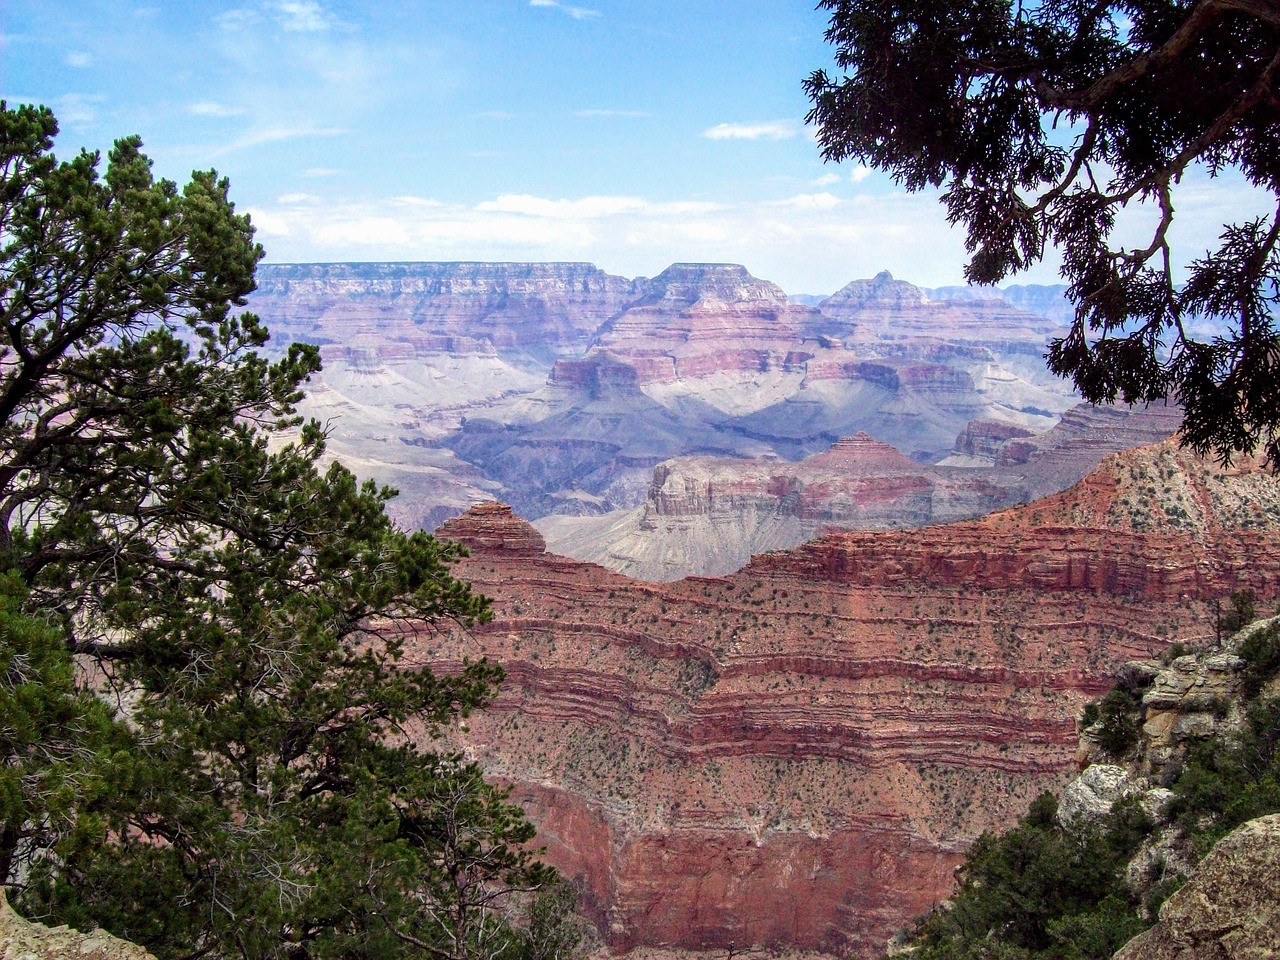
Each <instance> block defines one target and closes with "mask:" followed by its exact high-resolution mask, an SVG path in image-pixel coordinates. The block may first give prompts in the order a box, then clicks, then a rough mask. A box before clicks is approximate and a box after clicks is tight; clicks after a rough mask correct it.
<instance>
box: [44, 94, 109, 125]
mask: <svg viewBox="0 0 1280 960" xmlns="http://www.w3.org/2000/svg"><path fill="white" fill-rule="evenodd" d="M105 100H106V97H104V96H102V94H98V93H67V94H63V95H62V96H61V97H59V98H58V100H57V104H58V109H57V111H56V112H57V114H58V122H59V123H61V124H64V125H66V124H81V123H93V121H95V120H97V119H98V104H100V103H102V102H103V101H105Z"/></svg>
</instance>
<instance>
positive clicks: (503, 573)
mask: <svg viewBox="0 0 1280 960" xmlns="http://www.w3.org/2000/svg"><path fill="white" fill-rule="evenodd" d="M1149 486H1150V487H1153V488H1154V491H1155V493H1153V494H1152V495H1151V496H1150V497H1148V495H1147V493H1146V490H1147V488H1148V487H1149ZM1166 507H1167V508H1168V509H1166ZM1179 510H1181V511H1182V512H1181V513H1178V511H1179ZM486 518H488V519H499V520H500V521H501V526H502V528H503V532H502V534H501V535H499V536H488V535H486V534H485V532H484V531H485V526H486ZM512 524H518V521H517V520H516V519H515V518H513V517H511V516H510V515H509V514H507V513H506V512H505V511H503V510H501V509H500V508H494V507H488V508H485V509H483V510H481V511H478V512H476V511H473V512H472V514H471V516H470V517H469V518H468V519H467V520H465V521H464V522H463V523H462V524H461V525H460V526H459V525H455V526H454V527H453V530H454V531H455V532H458V531H459V530H460V531H461V532H460V533H458V535H459V536H461V537H462V538H463V540H464V542H466V543H467V544H468V545H469V546H470V547H471V548H472V556H471V558H470V559H469V560H467V561H466V562H465V563H464V564H463V565H462V566H461V569H460V571H459V572H460V573H461V574H462V575H464V576H466V577H468V578H470V579H472V580H473V581H474V582H475V583H476V585H477V586H478V587H479V588H480V589H481V590H482V591H484V592H486V593H488V594H490V595H491V596H493V597H494V600H495V604H494V610H495V620H494V621H493V622H492V623H490V624H486V625H484V626H481V627H478V628H475V629H473V630H471V631H470V632H468V633H461V632H459V633H454V634H440V633H428V634H423V635H421V636H415V637H410V638H409V651H410V656H411V657H412V658H413V659H421V660H425V661H429V662H432V663H434V664H435V665H436V666H437V668H438V669H442V670H449V669H453V667H454V665H456V664H459V663H461V662H462V660H463V659H464V658H471V659H473V658H475V657H476V656H479V655H486V656H490V657H493V658H494V659H496V660H498V661H499V662H501V663H503V664H504V665H505V666H506V668H507V671H508V680H507V683H506V685H505V687H504V688H503V691H502V693H501V695H500V697H499V698H498V700H497V702H496V703H495V704H494V705H493V706H492V707H491V708H489V709H487V710H485V711H482V712H480V713H479V714H476V715H475V716H473V717H472V718H471V719H470V720H469V721H468V725H467V727H466V729H459V730H456V731H453V732H452V734H451V735H450V736H451V738H452V740H453V741H454V742H456V744H457V745H458V746H460V747H462V748H464V749H466V750H468V751H469V752H470V753H471V754H472V755H473V756H476V757H478V758H479V759H481V760H482V761H483V762H484V763H485V765H486V766H487V767H488V769H490V770H491V771H492V772H493V773H495V774H497V775H499V776H501V777H503V778H504V779H506V780H507V781H508V782H510V783H511V784H512V785H513V787H514V789H515V795H516V796H517V797H519V798H520V800H521V801H522V802H523V803H524V804H525V805H526V807H527V809H528V810H529V812H530V814H531V816H532V817H533V818H534V820H535V821H536V822H537V824H538V825H539V828H540V831H541V840H542V842H544V843H546V844H547V847H548V857H549V858H550V859H551V861H552V862H553V863H555V864H557V865H558V866H560V867H561V868H562V869H564V870H565V872H566V873H567V874H568V875H570V876H571V877H573V878H574V879H575V880H576V881H577V882H578V883H579V884H580V885H581V887H582V890H583V896H584V902H585V903H586V905H587V907H588V909H589V911H590V912H591V914H592V916H593V917H594V919H595V920H596V921H597V923H598V924H599V926H600V928H601V930H602V932H603V934H604V935H605V936H606V938H607V940H608V941H609V943H610V944H611V945H612V946H613V947H614V948H615V949H625V948H629V947H632V946H636V945H641V944H645V945H670V946H680V947H685V948H691V949H711V948H720V949H724V948H726V947H728V946H729V945H730V944H733V945H736V946H737V947H739V948H740V947H743V946H747V945H767V944H775V945H790V946H796V947H803V948H810V949H821V950H826V951H829V952H833V953H839V954H842V955H846V954H847V955H854V956H871V955H873V954H875V953H876V952H877V951H878V950H879V949H880V948H881V946H882V945H883V943H884V942H885V940H886V939H887V937H888V936H889V934H890V933H891V932H892V931H893V930H894V929H895V928H896V927H898V926H901V925H902V924H904V923H906V922H907V920H908V919H909V918H910V917H911V916H913V915H915V914H916V913H918V912H920V911H922V910H924V909H927V908H929V907H931V906H932V905H933V904H934V903H936V902H937V901H939V900H940V899H942V898H943V897H945V896H946V894H947V892H948V890H949V889H950V885H951V883H952V878H951V871H952V869H953V868H954V866H956V865H957V864H958V863H959V861H960V857H961V855H962V852H963V850H964V849H965V847H966V846H967V844H968V843H969V842H970V841H971V840H972V839H973V838H974V837H975V836H976V835H977V833H978V832H980V831H981V830H982V829H985V828H988V827H994V826H997V825H1002V824H1004V823H1005V822H1007V821H1008V820H1009V819H1011V818H1012V817H1013V816H1015V815H1016V814H1017V813H1018V812H1020V811H1021V810H1023V809H1025V807H1026V805H1027V803H1029V801H1030V800H1031V799H1032V798H1033V797H1034V796H1035V795H1036V794H1038V793H1039V792H1040V791H1041V790H1043V789H1045V788H1048V787H1058V786H1061V785H1062V784H1063V783H1064V782H1065V781H1066V780H1067V779H1068V777H1069V776H1070V773H1071V771H1072V768H1073V759H1072V756H1073V748H1074V745H1075V743H1076V729H1075V718H1076V716H1077V714H1078V712H1079V709H1080V707H1081V705H1082V703H1083V701H1084V700H1086V699H1089V698H1092V697H1096V696H1098V695H1099V694H1100V693H1101V692H1102V691H1104V690H1105V689H1106V688H1107V687H1108V686H1109V685H1110V682H1111V674H1112V672H1113V671H1114V670H1115V669H1116V668H1117V667H1118V666H1119V665H1120V664H1123V663H1124V662H1126V661H1129V660H1132V659H1135V658H1141V657H1144V656H1149V655H1151V654H1152V653H1153V652H1154V651H1156V650H1157V649H1160V648H1162V647H1163V646H1164V645H1165V643H1166V641H1167V639H1168V638H1170V637H1175V636H1178V637H1188V636H1196V635H1204V634H1207V633H1209V632H1211V631H1212V624H1213V613H1212V602H1213V600H1215V599H1216V598H1218V597H1220V596H1223V595H1225V594H1227V593H1230V592H1231V591H1233V590H1235V589H1238V588H1240V587H1244V586H1248V587H1250V588H1252V589H1254V590H1255V592H1256V593H1257V594H1258V596H1259V597H1260V598H1266V599H1267V600H1271V599H1273V598H1275V597H1276V596H1277V595H1278V594H1280V560H1277V559H1276V558H1277V557H1280V549H1277V548H1280V488H1277V484H1276V481H1275V479H1274V478H1272V477H1271V476H1270V475H1267V474H1263V473H1261V472H1257V471H1244V472H1239V473H1236V474H1228V473H1224V472H1223V471H1220V470H1217V469H1216V468H1215V467H1213V465H1211V464H1208V463H1204V462H1201V461H1198V460H1195V459H1194V458H1189V457H1187V456H1186V455H1184V454H1181V453H1179V452H1177V451H1176V449H1174V448H1169V447H1158V448H1153V449H1152V450H1148V451H1141V452H1138V453H1135V454H1128V455H1124V456H1120V457H1113V458H1111V459H1109V460H1108V461H1107V462H1106V464H1105V465H1104V467H1103V468H1101V469H1100V470H1099V471H1097V472H1095V474H1094V475H1092V476H1091V477H1090V478H1088V479H1087V480H1086V481H1085V482H1084V483H1082V484H1080V485H1079V486H1077V487H1076V488H1074V489H1073V490H1072V491H1070V492H1068V493H1066V494H1063V495H1059V496H1058V497H1056V498H1050V499H1047V500H1043V501H1039V502H1037V503H1035V504H1032V505H1029V506H1027V507H1023V508H1019V509H1015V510H1011V511H1006V512H1004V513H1001V514H997V515H994V516H993V517H991V518H989V519H988V520H985V521H976V522H971V523H962V524H953V525H950V526H947V527H934V528H927V529H924V530H917V531H909V532H897V533H867V534H840V535H834V536H830V537H827V538H825V539H823V540H821V541H819V542H817V543H814V544H811V545H808V546H806V547H803V548H800V549H797V550H793V551H788V552H780V553H775V554H770V555H767V556H764V557H761V558H758V559H757V560H755V561H754V562H753V563H752V564H751V565H749V566H748V567H747V568H746V569H744V570H743V571H741V572H740V573H738V574H735V575H733V576H729V577H720V578H690V579H687V580H683V581H679V582H676V583H670V584H664V585H655V584H645V583H638V582H636V581H631V580H628V579H626V578H624V577H622V576H619V575H617V574H613V573H610V572H609V571H606V570H604V569H602V568H600V567H596V566H593V565H589V564H582V563H577V562H574V561H571V560H568V559H566V558H563V557H557V556H554V555H550V554H541V555H530V553H529V550H528V548H529V545H530V544H531V543H536V540H535V539H534V537H533V535H532V534H528V533H526V534H524V535H520V534H519V533H518V532H517V531H516V530H515V528H514V527H512Z"/></svg>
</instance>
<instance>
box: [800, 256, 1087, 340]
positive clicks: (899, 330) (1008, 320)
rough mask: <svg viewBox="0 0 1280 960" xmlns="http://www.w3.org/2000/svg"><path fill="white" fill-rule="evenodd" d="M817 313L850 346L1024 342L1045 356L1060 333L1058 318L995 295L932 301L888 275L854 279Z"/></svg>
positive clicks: (823, 302) (977, 293)
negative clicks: (883, 340) (913, 341)
mask: <svg viewBox="0 0 1280 960" xmlns="http://www.w3.org/2000/svg"><path fill="white" fill-rule="evenodd" d="M943 294H944V296H945V295H946V292H945V291H943ZM818 310H819V311H820V312H821V313H822V315H823V316H824V317H825V318H827V321H828V327H827V329H826V331H825V332H828V333H832V334H835V335H843V336H845V337H850V336H851V337H853V339H854V342H862V341H865V340H868V339H879V338H886V339H898V340H901V339H904V338H912V337H918V338H929V339H944V338H945V339H953V340H963V341H966V342H969V343H976V344H983V345H988V346H1003V347H1009V346H1012V345H1013V344H1014V343H1017V342H1022V343H1025V344H1027V345H1028V346H1030V347H1034V348H1035V349H1037V350H1039V351H1040V352H1043V349H1044V345H1045V343H1046V341H1047V340H1048V338H1049V337H1051V336H1053V335H1055V334H1057V333H1060V332H1061V330H1062V327H1061V321H1060V320H1059V319H1057V318H1056V317H1055V318H1054V319H1049V318H1047V317H1044V316H1041V315H1039V314H1037V313H1032V312H1030V311H1028V310H1025V309H1021V308H1019V307H1017V306H1014V305H1013V304H1012V303H1011V302H1009V301H1008V300H1007V299H1003V298H1001V297H1000V296H999V294H998V292H997V291H988V292H987V293H986V295H985V296H984V295H982V293H981V292H974V291H972V290H970V291H968V292H967V293H966V294H965V295H963V296H959V295H957V296H955V297H953V298H952V297H949V298H947V299H931V298H930V297H929V296H928V295H927V294H926V293H925V291H924V290H922V289H920V288H919V287H915V286H912V285H911V284H910V283H906V282H904V281H902V280H895V279H894V277H893V275H892V274H890V273H889V272H888V271H884V272H882V273H879V274H877V275H876V276H875V277H874V278H873V279H871V280H854V281H853V282H852V283H850V284H848V285H847V286H845V287H844V288H843V289H841V290H839V291H838V292H837V293H835V294H833V295H832V296H830V297H828V298H827V299H826V300H823V301H822V302H821V303H820V304H818Z"/></svg>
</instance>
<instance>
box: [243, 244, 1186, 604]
mask: <svg viewBox="0 0 1280 960" xmlns="http://www.w3.org/2000/svg"><path fill="white" fill-rule="evenodd" d="M259 276H260V282H259V289H258V291H257V292H256V293H255V294H254V296H253V298H252V302H251V306H252V308H253V309H254V310H255V311H256V312H257V313H259V315H260V316H261V317H262V318H263V320H264V321H265V322H266V324H267V325H268V327H269V328H270V329H271V330H272V331H273V336H274V345H275V348H281V347H283V346H285V345H287V344H288V343H290V342H293V341H304V342H309V343H314V344H317V345H319V346H320V349H321V354H322V357H323V360H324V364H325V368H324V371H323V372H322V373H321V374H319V375H318V376H317V378H316V379H315V381H314V382H313V384H312V385H311V389H310V393H309V396H308V398H307V400H306V401H305V402H304V405H303V408H302V412H303V413H304V415H306V416H311V417H315V418H316V419H318V420H319V421H321V422H322V423H325V424H326V425H327V426H328V429H329V432H330V449H331V451H332V454H333V456H334V457H336V458H337V459H340V460H342V461H343V462H344V463H346V464H347V465H348V466H350V467H351V468H352V469H353V470H354V471H355V472H356V473H357V474H358V475H360V476H362V477H371V478H373V479H375V480H377V481H379V482H381V483H386V484H390V485H392V486H394V487H395V488H397V489H398V490H399V491H400V496H399V497H398V498H397V499H396V500H395V501H393V502H392V504H391V510H392V512H393V514H394V515H395V517H396V518H397V519H398V520H399V521H400V522H401V523H402V524H404V525H406V526H409V527H421V528H424V529H428V530H430V529H433V528H434V527H435V526H436V525H437V524H439V523H440V522H441V521H442V520H444V519H446V518H448V517H450V516H454V515H456V514H458V513H460V512H462V511H463V510H465V509H466V508H467V507H468V506H470V505H471V504H472V503H475V502H479V501H482V500H486V499H495V498H496V499H501V500H503V501H505V502H509V503H511V504H512V505H513V506H514V507H515V509H516V510H517V511H518V512H519V513H520V514H521V516H524V517H527V518H529V519H530V520H532V521H535V522H536V523H537V524H538V526H539V528H540V529H541V530H542V531H543V534H544V536H546V537H547V539H548V541H549V542H550V544H551V546H552V549H554V550H556V551H557V552H561V553H566V554H570V555H573V556H575V557H578V558H579V559H589V560H593V561H598V562H600V563H603V564H606V565H608V566H611V567H613V568H614V569H617V570H619V571H622V572H626V573H628V574H630V575H635V576H641V577H645V578H649V579H655V580H669V579H673V578H678V577H680V576H684V575H688V574H720V573H725V572H728V571H730V570H732V569H736V568H737V567H740V566H741V565H742V564H743V563H745V562H746V560H747V559H748V558H749V557H750V556H751V555H752V554H754V553H758V552H762V551H766V550H770V549H776V548H780V547H787V546H794V545H796V544H799V543H801V542H803V541H804V540H806V539H808V538H810V537H813V536H816V535H817V534H818V533H820V532H821V531H822V530H823V529H824V528H826V527H835V528H840V527H843V528H867V527H880V526H890V527H896V526H906V525H919V524H923V523H930V522H938V521H943V520H949V519H958V518H964V517H973V516H978V515H980V514H982V513H985V512H987V511H989V510H991V509H994V508H996V507H1000V506H1005V505H1009V504H1013V503H1019V502H1025V501H1026V500H1029V499H1032V498H1034V497H1035V496H1038V495H1040V494H1042V493H1045V492H1049V491H1050V490H1058V489H1062V488H1063V487H1064V486H1066V485H1068V484H1070V483H1071V482H1074V481H1075V480H1077V479H1079V478H1080V477H1081V476H1083V475H1084V474H1085V473H1086V472H1087V471H1088V470H1089V469H1091V468H1092V467H1093V466H1094V465H1096V463H1097V462H1098V460H1099V459H1100V458H1101V457H1102V456H1103V455H1105V454H1106V453H1108V452H1113V451H1115V450H1119V449H1123V448H1125V447H1127V446H1132V445H1134V444H1136V443H1145V442H1151V441H1153V440H1157V439H1160V438H1162V437H1164V436H1167V435H1168V434H1169V433H1172V432H1173V431H1174V430H1175V429H1176V428H1177V425H1178V422H1179V420H1178V416H1177V411H1176V410H1172V411H1171V410H1168V409H1163V410H1161V411H1159V412H1157V413H1151V412H1149V411H1141V410H1139V411H1136V412H1134V411H1128V410H1123V411H1115V410H1110V409H1107V410H1097V409H1085V410H1079V409H1075V406H1074V404H1075V401H1074V398H1073V397H1072V395H1071V393H1070V391H1069V389H1068V388H1067V387H1066V386H1065V385H1064V384H1063V383H1061V382H1059V381H1057V380H1055V379H1053V378H1052V377H1050V376H1049V375H1048V374H1047V373H1046V372H1045V370H1044V365H1043V359H1042V355H1043V352H1044V348H1045V343H1046V340H1047V339H1048V338H1049V337H1051V336H1053V335H1054V334H1055V333H1057V332H1060V330H1061V323H1062V318H1063V306H1062V305H1063V304H1064V303H1065V301H1063V300H1062V297H1061V289H1060V288H1016V289H1012V290H1011V291H1010V292H1009V294H1008V296H1009V297H1011V298H1012V300H1010V299H1006V298H1005V296H1004V295H1003V294H1002V293H1001V292H1000V291H994V290H982V289H977V290H975V289H970V288H958V289H945V290H941V291H934V292H932V293H930V292H926V291H924V290H922V289H920V288H918V287H915V286H913V285H912V284H910V283H907V282H905V281H902V280H897V279H894V278H893V277H892V276H890V275H889V274H887V273H882V274H880V275H878V276H876V277H874V278H871V279H867V280H855V281H853V282H851V283H849V284H848V285H846V286H845V287H844V288H843V289H842V290H840V291H838V292H837V293H836V294H834V295H832V296H830V297H826V298H801V299H805V300H807V301H812V300H816V303H809V302H806V303H797V302H793V301H792V300H791V299H789V298H788V297H787V295H786V294H785V293H784V292H783V291H782V290H781V289H780V288H779V287H778V286H777V285H776V284H773V283H770V282H769V281H766V280H762V279H759V278H756V277H754V276H752V275H751V274H750V273H749V272H748V271H747V270H746V269H745V268H744V267H742V266H739V265H735V264H681V263H677V264H673V265H672V266H670V267H669V268H667V269H666V270H665V271H663V272H662V273H660V274H659V275H657V276H656V277H653V278H645V277H639V278H634V279H627V278H622V277H616V276H612V275H610V274H608V273H605V272H604V271H602V270H600V269H599V268H597V267H594V266H592V265H591V264H583V263H525V264H521V263H401V264H395V263H391V264H292V265H288V264H267V265H264V266H263V267H262V268H261V270H260V274H259ZM1014 300H1016V301H1018V303H1021V304H1024V305H1027V306H1032V307H1034V308H1035V309H1036V310H1039V311H1040V313H1036V312H1033V311H1032V310H1029V309H1025V308H1024V306H1019V305H1018V304H1017V303H1014V302H1013V301H1014ZM1131 416H1132V417H1134V418H1136V419H1133V420H1132V422H1131V423H1123V422H1124V421H1128V420H1130V419H1131ZM1064 417H1065V419H1063V418H1064ZM1073 418H1074V419H1073ZM1073 424H1074V426H1073ZM1104 424H1105V425H1106V428H1107V429H1100V427H1102V426H1103V425H1104ZM1112 427H1115V428H1116V429H1110V428H1112ZM859 435H865V436H866V437H869V438H873V439H874V440H875V441H877V442H878V443H879V444H880V445H881V446H875V445H871V446H868V445H866V444H865V443H863V441H861V440H859V439H858V437H859ZM850 444H854V445H855V446H852V447H851V446H850ZM857 444H862V445H861V446H857ZM884 445H888V447H892V448H894V451H895V452H894V453H893V456H892V457H890V456H889V454H888V450H887V447H884ZM897 451H901V454H899V453H897ZM852 474H856V475H857V478H858V479H857V482H856V483H854V482H853V481H852V480H851V476H852ZM695 489H701V490H703V491H705V495H702V494H700V495H698V496H697V497H696V498H695V499H697V501H698V504H697V505H696V506H695V505H692V504H691V503H690V502H689V500H690V498H689V496H688V495H687V493H688V491H691V490H695Z"/></svg>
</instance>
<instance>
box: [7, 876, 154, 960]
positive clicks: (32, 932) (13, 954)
mask: <svg viewBox="0 0 1280 960" xmlns="http://www.w3.org/2000/svg"><path fill="white" fill-rule="evenodd" d="M0 960H155V958H154V957H153V956H152V955H151V954H150V953H148V952H147V951H146V950H144V949H142V947H139V946H137V945H135V944H132V943H129V942H128V941H127V940H121V939H119V938H117V937H113V936H112V935H111V934H109V933H106V932H105V931H102V930H96V931H94V932H93V933H81V932H80V931H78V930H72V929H70V928H68V927H46V926H43V925H41V924H39V923H31V922H30V921H28V920H25V919H23V918H22V917H20V916H18V915H17V914H16V913H14V912H13V908H12V907H10V906H9V904H8V903H7V902H6V901H5V898H4V892H3V891H0Z"/></svg>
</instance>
